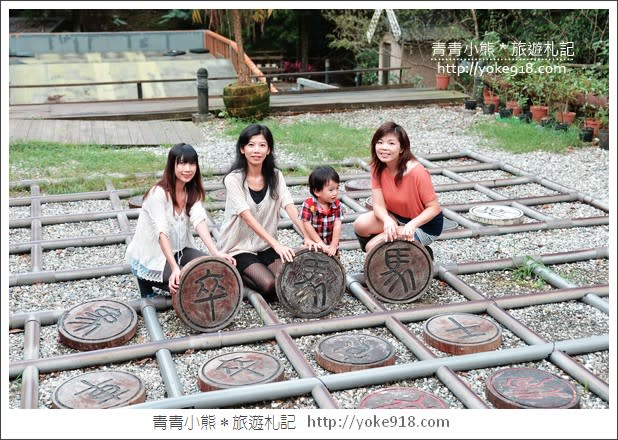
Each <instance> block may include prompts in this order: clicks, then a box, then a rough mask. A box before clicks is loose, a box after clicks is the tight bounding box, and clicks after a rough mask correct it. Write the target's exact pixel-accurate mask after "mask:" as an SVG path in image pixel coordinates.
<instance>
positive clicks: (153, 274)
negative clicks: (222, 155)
mask: <svg viewBox="0 0 618 440" xmlns="http://www.w3.org/2000/svg"><path fill="white" fill-rule="evenodd" d="M204 220H206V211H205V210H204V206H203V205H202V202H201V201H200V200H198V201H196V202H195V203H194V204H193V206H192V207H191V209H190V211H189V217H187V214H186V212H185V211H184V209H183V211H182V213H181V214H180V215H176V214H175V213H174V207H173V204H172V198H171V197H169V198H168V197H166V194H165V191H164V190H163V188H161V187H160V186H158V185H157V186H155V187H153V188H152V189H151V190H150V192H149V193H148V197H146V199H145V200H144V202H143V203H142V211H141V212H140V215H139V218H138V220H137V226H136V227H135V234H134V235H133V239H132V240H131V243H129V246H128V247H127V251H126V254H125V261H126V262H127V263H129V264H130V265H131V271H132V272H133V274H135V275H136V276H138V277H139V278H142V279H145V280H149V281H158V282H161V281H162V280H163V269H164V267H165V262H166V260H165V255H163V251H162V250H161V246H160V245H159V234H160V233H161V232H163V233H164V234H165V235H167V236H168V238H169V239H170V242H171V244H172V251H173V252H174V253H176V252H178V251H180V250H182V249H184V248H185V247H192V248H195V247H196V246H195V241H194V239H193V234H192V233H191V225H193V227H194V228H195V227H196V226H197V225H198V224H199V223H200V222H202V221H204Z"/></svg>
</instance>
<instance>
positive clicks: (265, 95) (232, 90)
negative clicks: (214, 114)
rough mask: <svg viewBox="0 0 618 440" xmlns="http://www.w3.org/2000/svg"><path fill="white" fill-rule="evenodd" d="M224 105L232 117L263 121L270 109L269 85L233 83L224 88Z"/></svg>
mask: <svg viewBox="0 0 618 440" xmlns="http://www.w3.org/2000/svg"><path fill="white" fill-rule="evenodd" d="M223 104H225V109H226V110H227V112H228V113H229V115H230V116H233V117H235V118H239V119H263V118H264V117H265V116H266V115H267V114H268V109H269V107H270V89H269V88H268V84H267V83H247V84H241V83H232V84H229V85H227V86H225V87H224V88H223Z"/></svg>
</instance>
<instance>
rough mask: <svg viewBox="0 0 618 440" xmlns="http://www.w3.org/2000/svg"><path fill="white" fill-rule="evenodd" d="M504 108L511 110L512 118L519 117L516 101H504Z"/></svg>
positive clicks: (519, 111)
mask: <svg viewBox="0 0 618 440" xmlns="http://www.w3.org/2000/svg"><path fill="white" fill-rule="evenodd" d="M506 108H510V109H511V110H513V116H519V115H520V114H521V107H520V106H519V104H518V103H517V101H506Z"/></svg>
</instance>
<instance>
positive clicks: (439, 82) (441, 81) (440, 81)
mask: <svg viewBox="0 0 618 440" xmlns="http://www.w3.org/2000/svg"><path fill="white" fill-rule="evenodd" d="M450 80H451V77H450V76H449V75H447V74H445V73H436V89H438V90H446V89H448V85H449V82H450Z"/></svg>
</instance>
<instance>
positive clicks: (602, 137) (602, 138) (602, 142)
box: [597, 107, 609, 150]
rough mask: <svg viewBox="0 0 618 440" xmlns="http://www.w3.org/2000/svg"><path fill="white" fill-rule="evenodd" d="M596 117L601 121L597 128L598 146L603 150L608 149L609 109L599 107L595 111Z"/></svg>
mask: <svg viewBox="0 0 618 440" xmlns="http://www.w3.org/2000/svg"><path fill="white" fill-rule="evenodd" d="M597 117H598V118H599V121H600V122H601V128H599V147H600V148H603V149H604V150H608V149H609V111H608V110H607V109H606V108H605V107H601V108H600V109H599V111H598V112H597Z"/></svg>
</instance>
